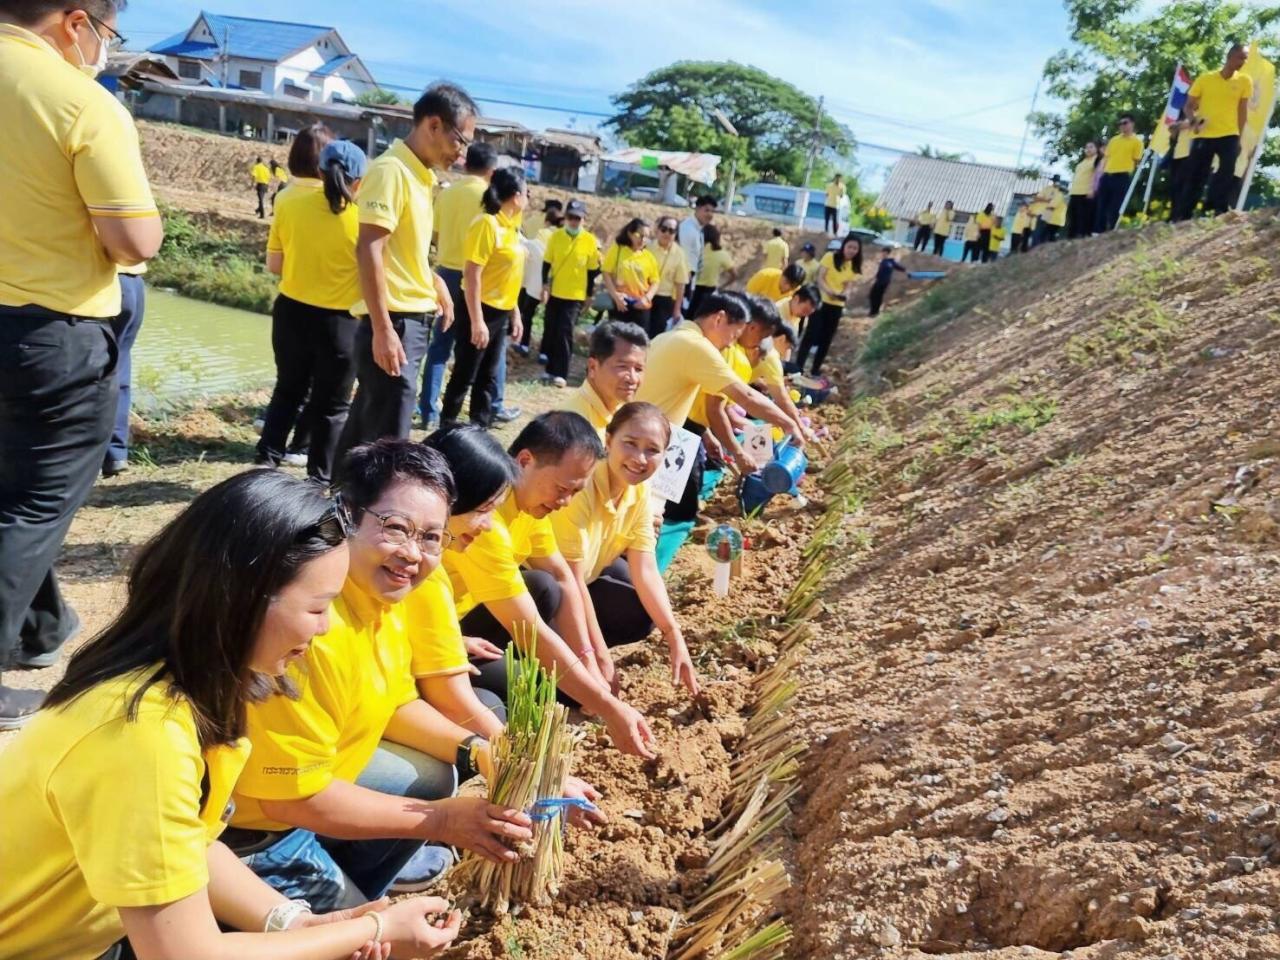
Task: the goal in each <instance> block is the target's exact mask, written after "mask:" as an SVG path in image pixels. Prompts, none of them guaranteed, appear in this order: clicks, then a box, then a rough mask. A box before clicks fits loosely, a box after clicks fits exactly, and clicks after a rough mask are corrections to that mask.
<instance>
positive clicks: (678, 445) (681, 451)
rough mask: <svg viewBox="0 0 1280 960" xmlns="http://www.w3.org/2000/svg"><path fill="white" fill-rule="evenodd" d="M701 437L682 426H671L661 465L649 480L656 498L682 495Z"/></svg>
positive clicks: (677, 498) (650, 488) (674, 499)
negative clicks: (669, 440)
mask: <svg viewBox="0 0 1280 960" xmlns="http://www.w3.org/2000/svg"><path fill="white" fill-rule="evenodd" d="M700 443H702V438H701V437H699V436H698V435H697V434H696V433H690V432H689V431H688V430H686V429H684V428H683V427H672V428H671V442H670V443H669V444H667V453H666V456H664V457H663V458H662V466H661V467H659V468H658V472H657V473H655V474H654V475H653V479H652V480H650V481H649V492H650V493H651V494H652V495H653V496H654V497H655V498H658V499H662V500H671V501H673V502H675V501H678V500H679V499H680V498H681V497H683V496H684V488H685V486H686V484H688V482H689V474H690V473H692V472H693V464H694V462H695V460H696V459H697V456H698V445H699V444H700Z"/></svg>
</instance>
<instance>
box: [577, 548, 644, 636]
mask: <svg viewBox="0 0 1280 960" xmlns="http://www.w3.org/2000/svg"><path fill="white" fill-rule="evenodd" d="M587 592H588V593H589V594H591V604H592V606H594V607H595V608H596V619H597V620H598V621H599V623H600V632H601V633H602V634H604V642H605V643H606V644H608V645H609V646H611V647H616V646H620V645H621V644H624V643H638V642H640V641H641V640H643V639H645V637H647V636H649V634H650V632H651V631H652V630H653V620H652V618H650V616H649V614H648V613H646V612H645V609H644V604H642V603H641V602H640V594H638V593H636V588H635V584H633V583H632V582H631V568H630V567H629V566H628V565H627V561H626V558H625V557H619V558H618V559H616V560H614V561H613V563H611V564H609V565H608V566H607V567H605V568H604V569H603V570H601V571H600V576H598V577H596V579H594V580H592V581H591V582H590V583H589V584H587Z"/></svg>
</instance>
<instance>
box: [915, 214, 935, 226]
mask: <svg viewBox="0 0 1280 960" xmlns="http://www.w3.org/2000/svg"><path fill="white" fill-rule="evenodd" d="M937 219H938V215H937V214H936V213H934V212H933V211H932V210H921V211H920V212H919V213H917V214H916V223H918V224H920V226H922V227H932V226H933V225H934V223H935V222H936V221H937Z"/></svg>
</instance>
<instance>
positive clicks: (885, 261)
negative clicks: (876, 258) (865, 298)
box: [869, 247, 907, 317]
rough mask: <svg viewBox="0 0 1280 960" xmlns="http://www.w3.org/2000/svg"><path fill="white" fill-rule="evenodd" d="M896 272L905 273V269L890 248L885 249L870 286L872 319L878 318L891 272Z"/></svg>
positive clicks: (887, 290) (881, 252)
mask: <svg viewBox="0 0 1280 960" xmlns="http://www.w3.org/2000/svg"><path fill="white" fill-rule="evenodd" d="M895 270H897V271H898V272H899V273H906V272H907V268H906V267H904V266H903V265H902V264H900V263H899V262H898V260H897V258H896V257H894V255H893V248H892V247H885V248H884V249H883V250H881V251H880V263H879V265H877V267H876V279H875V282H874V283H872V284H871V293H870V295H869V296H870V305H871V313H870V315H871V316H873V317H878V316H880V307H881V305H882V304H883V303H884V295H885V294H886V293H888V292H889V282H890V281H891V280H892V279H893V272H894V271H895Z"/></svg>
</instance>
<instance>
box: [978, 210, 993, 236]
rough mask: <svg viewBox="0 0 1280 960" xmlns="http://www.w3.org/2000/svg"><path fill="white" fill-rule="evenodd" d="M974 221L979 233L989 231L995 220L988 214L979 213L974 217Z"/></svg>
mask: <svg viewBox="0 0 1280 960" xmlns="http://www.w3.org/2000/svg"><path fill="white" fill-rule="evenodd" d="M974 219H975V220H976V221H977V222H978V232H979V233H981V232H982V231H983V230H990V229H991V227H992V226H993V225H994V224H995V222H996V218H995V217H993V216H992V215H991V214H989V213H979V214H977V215H976V216H975V217H974Z"/></svg>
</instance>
